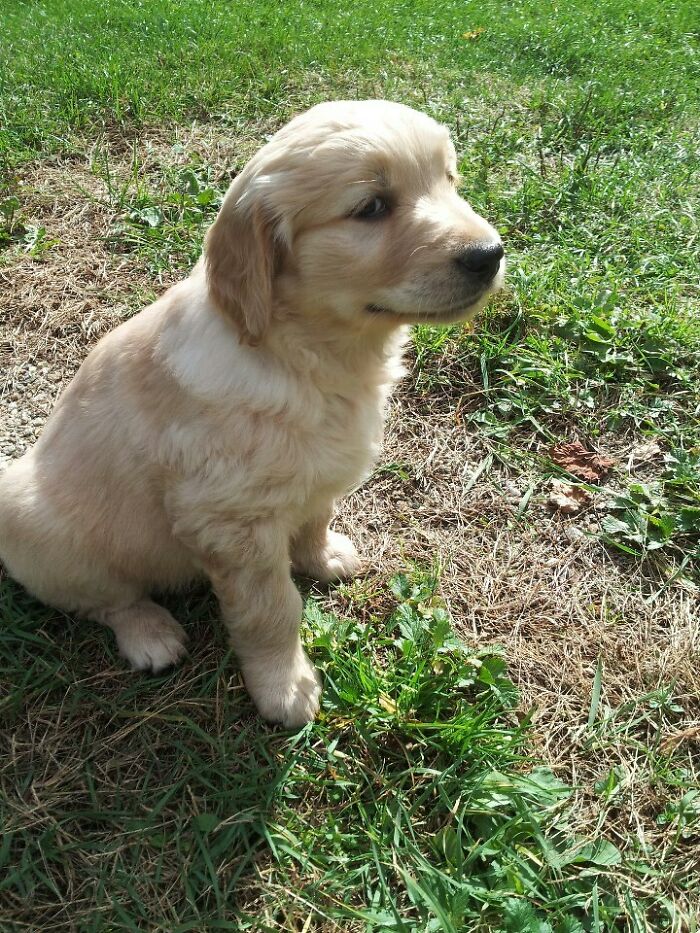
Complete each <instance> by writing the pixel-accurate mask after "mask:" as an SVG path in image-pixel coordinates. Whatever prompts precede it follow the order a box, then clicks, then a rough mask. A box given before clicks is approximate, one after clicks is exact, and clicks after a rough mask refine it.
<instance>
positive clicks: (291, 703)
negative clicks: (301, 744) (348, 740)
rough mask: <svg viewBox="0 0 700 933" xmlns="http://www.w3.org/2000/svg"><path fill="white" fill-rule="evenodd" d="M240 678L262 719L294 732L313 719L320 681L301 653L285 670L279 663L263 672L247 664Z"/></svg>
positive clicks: (260, 666) (262, 667)
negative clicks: (277, 723) (244, 683)
mask: <svg viewBox="0 0 700 933" xmlns="http://www.w3.org/2000/svg"><path fill="white" fill-rule="evenodd" d="M243 676H244V679H245V682H246V687H247V688H248V692H249V693H250V695H251V697H252V698H253V700H254V702H255V705H256V706H257V708H258V712H259V713H260V715H261V716H262V717H263V719H267V720H269V721H270V722H280V723H282V725H283V726H285V727H286V728H287V729H294V728H297V727H299V726H303V725H305V724H306V723H307V722H311V721H312V720H313V719H315V718H316V714H317V713H318V711H319V707H320V705H321V678H320V677H319V674H318V671H317V670H316V668H315V667H314V666H313V664H312V663H311V661H309V659H308V658H307V656H306V654H305V653H304V652H303V651H300V652H299V654H298V655H297V657H296V658H295V660H294V662H293V664H292V665H291V666H290V667H289V668H287V669H284V668H283V667H282V666H281V665H278V664H275V665H274V666H270V668H269V669H266V668H265V667H264V666H262V665H261V664H260V663H259V662H258V664H256V665H254V666H253V665H250V664H248V665H246V668H245V669H244V671H243Z"/></svg>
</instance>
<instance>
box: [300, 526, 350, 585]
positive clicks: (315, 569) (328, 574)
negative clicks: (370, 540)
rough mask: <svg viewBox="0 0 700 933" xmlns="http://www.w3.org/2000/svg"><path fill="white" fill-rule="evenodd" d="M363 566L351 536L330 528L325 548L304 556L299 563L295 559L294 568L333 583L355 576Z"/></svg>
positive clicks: (324, 581) (317, 578)
mask: <svg viewBox="0 0 700 933" xmlns="http://www.w3.org/2000/svg"><path fill="white" fill-rule="evenodd" d="M361 566H362V562H361V561H360V556H359V554H358V553H357V549H356V547H355V545H354V544H353V543H352V541H351V540H350V538H348V537H347V535H341V534H340V533H339V532H337V531H330V529H329V531H328V533H327V537H326V542H325V544H324V546H323V548H321V550H320V551H319V552H318V553H316V554H313V555H307V556H306V557H305V558H302V559H301V560H299V562H298V564H297V562H296V561H295V565H294V569H295V570H298V571H299V572H300V573H303V574H304V575H305V576H309V577H312V578H313V579H314V580H319V581H320V582H321V583H332V582H333V581H334V580H348V579H349V578H350V577H354V576H355V575H356V574H358V573H359V572H360V569H361Z"/></svg>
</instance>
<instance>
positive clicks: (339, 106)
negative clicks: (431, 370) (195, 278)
mask: <svg viewBox="0 0 700 933" xmlns="http://www.w3.org/2000/svg"><path fill="white" fill-rule="evenodd" d="M457 181H458V179H457V164H456V156H455V150H454V147H453V145H452V143H451V141H450V138H449V134H448V132H447V130H446V129H445V128H444V127H443V126H440V125H439V124H438V123H436V122H435V121H434V120H432V119H431V118H430V117H428V116H426V115H424V114H421V113H418V112H416V111H415V110H411V109H410V108H408V107H405V106H403V105H401V104H394V103H388V102H386V101H356V102H346V101H338V102H334V103H327V104H319V105H318V106H316V107H313V108H312V109H311V110H309V111H307V112H306V113H304V114H302V115H301V116H299V117H297V118H296V119H294V120H292V121H291V123H288V124H287V126H285V127H284V128H283V129H282V130H280V131H279V133H277V134H276V135H275V136H274V137H273V138H272V139H271V140H270V142H269V143H268V144H267V145H266V146H265V147H264V148H263V149H261V150H260V151H259V152H258V153H257V155H255V156H254V158H253V159H252V160H251V161H250V162H249V163H248V165H247V166H246V167H245V169H244V170H243V172H242V173H241V175H240V176H239V177H238V178H237V179H236V180H235V181H234V183H233V184H232V185H231V188H230V189H229V191H228V194H227V195H226V198H225V200H224V204H223V206H222V208H221V212H220V214H219V216H218V218H217V220H216V222H215V223H214V225H213V226H212V228H211V230H210V231H209V234H208V236H207V242H206V252H205V259H206V267H207V275H208V281H209V288H210V292H211V294H212V297H213V299H214V301H215V303H216V304H217V305H218V307H219V308H220V309H221V310H222V311H224V312H225V313H227V314H229V315H231V316H233V317H234V318H235V319H236V320H237V321H238V322H239V324H240V326H241V327H242V328H243V329H244V331H245V332H246V334H247V335H248V336H249V337H251V338H253V339H255V338H257V337H259V336H260V335H261V334H262V333H263V332H264V330H265V328H266V327H267V324H268V323H269V320H270V318H271V315H272V309H273V306H274V304H275V302H277V301H278V300H279V302H280V303H281V304H282V305H285V304H286V305H291V306H294V307H295V308H296V309H297V311H299V312H302V313H305V314H308V315H310V316H314V317H315V316H318V315H326V316H327V315H329V314H330V315H332V316H333V317H334V318H336V320H337V321H339V322H344V323H345V324H346V325H348V326H350V327H363V328H366V327H373V326H381V327H385V326H387V325H400V324H415V323H442V324H445V323H452V322H455V321H459V320H464V319H466V318H468V317H470V316H472V315H473V314H475V313H476V312H477V311H478V310H479V309H480V308H481V307H483V305H484V303H485V302H486V300H487V298H488V295H489V294H490V293H491V292H492V291H494V290H495V289H497V288H499V287H500V286H501V284H502V281H503V271H504V265H505V261H504V258H503V247H502V245H501V241H500V238H499V236H498V234H497V232H496V231H495V230H494V229H493V227H491V226H490V224H488V223H487V222H486V221H485V220H484V219H483V218H482V217H480V216H479V215H478V214H476V213H475V212H474V211H473V210H472V209H471V207H470V206H469V205H468V204H467V203H466V202H465V201H464V200H462V198H460V197H459V195H458V194H457V190H456V185H457Z"/></svg>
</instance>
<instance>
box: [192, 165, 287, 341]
mask: <svg viewBox="0 0 700 933" xmlns="http://www.w3.org/2000/svg"><path fill="white" fill-rule="evenodd" d="M274 250H275V244H274V234H273V229H272V223H271V221H270V220H269V218H268V217H266V215H265V208H264V206H263V205H262V204H260V203H257V202H256V201H255V199H254V198H251V197H250V196H249V192H248V191H246V189H245V182H244V180H243V177H241V178H239V179H237V180H236V181H235V182H234V183H233V185H232V186H231V188H230V189H229V191H228V194H227V195H226V197H225V198H224V203H223V205H222V206H221V210H220V211H219V215H218V217H217V218H216V220H215V221H214V223H213V225H212V226H211V227H210V229H209V232H208V234H207V237H206V241H205V253H204V261H205V265H206V270H207V281H208V284H209V293H210V294H211V297H212V298H213V300H214V303H215V304H216V306H217V307H218V308H219V310H220V311H222V312H223V313H224V314H226V315H228V316H229V317H231V318H232V319H233V320H234V321H235V322H236V323H237V324H238V326H239V328H240V329H241V332H242V334H243V337H244V338H245V339H247V340H248V341H250V342H254V341H256V340H258V339H259V338H260V337H261V336H262V334H263V332H264V331H265V328H266V327H267V325H268V323H269V321H270V317H271V315H272V278H273V274H274V267H275V256H274Z"/></svg>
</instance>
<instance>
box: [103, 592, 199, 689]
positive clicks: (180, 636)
mask: <svg viewBox="0 0 700 933" xmlns="http://www.w3.org/2000/svg"><path fill="white" fill-rule="evenodd" d="M92 618H93V619H95V621H97V622H100V623H101V624H102V625H106V626H107V627H108V628H111V629H112V631H113V632H114V634H115V635H116V636H117V645H118V647H119V653H120V654H121V656H122V657H123V658H126V660H127V661H128V662H129V663H130V664H131V666H132V668H133V669H134V670H136V671H153V673H154V674H157V673H158V672H159V671H163V670H165V669H166V668H167V667H171V666H172V665H174V664H177V663H179V662H180V661H181V660H182V659H183V658H184V656H185V655H186V654H187V650H186V648H185V641H186V639H187V635H186V634H185V630H184V629H183V627H182V626H181V625H180V624H179V622H176V621H175V619H174V618H173V617H172V616H171V615H170V613H169V612H168V610H167V609H164V608H163V607H162V606H159V605H158V604H157V603H154V602H151V600H150V599H144V600H140V601H139V602H136V603H132V604H131V605H130V606H126V607H125V608H123V609H102V610H100V611H99V612H96V613H93V614H92Z"/></svg>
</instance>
